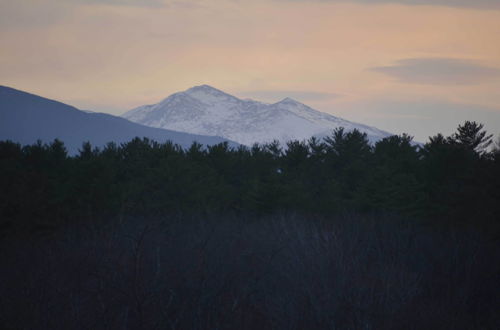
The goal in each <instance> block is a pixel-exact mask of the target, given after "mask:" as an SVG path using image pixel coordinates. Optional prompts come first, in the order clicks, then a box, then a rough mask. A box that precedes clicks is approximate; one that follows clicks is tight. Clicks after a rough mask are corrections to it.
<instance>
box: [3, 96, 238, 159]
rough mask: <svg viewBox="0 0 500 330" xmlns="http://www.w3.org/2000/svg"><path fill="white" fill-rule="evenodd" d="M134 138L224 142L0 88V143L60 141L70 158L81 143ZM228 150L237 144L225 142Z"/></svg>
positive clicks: (186, 143) (102, 143)
mask: <svg viewBox="0 0 500 330" xmlns="http://www.w3.org/2000/svg"><path fill="white" fill-rule="evenodd" d="M134 137H140V138H142V137H147V138H149V139H151V140H155V141H158V142H161V143H163V142H165V141H172V142H174V143H176V144H179V145H180V146H182V147H184V148H189V146H190V145H191V144H192V143H193V142H195V141H196V142H198V143H201V144H204V145H213V144H218V143H222V142H226V141H227V140H226V139H223V138H220V137H216V136H203V135H194V134H187V133H182V132H177V131H171V130H165V129H160V128H152V127H147V126H144V125H140V124H137V123H132V122H130V121H128V120H125V119H124V118H120V117H116V116H112V115H109V114H105V113H95V112H91V111H81V110H78V109H77V108H75V107H72V106H70V105H67V104H64V103H61V102H57V101H54V100H49V99H46V98H43V97H40V96H37V95H33V94H30V93H26V92H23V91H20V90H16V89H13V88H9V87H5V86H0V140H12V141H14V142H18V143H21V144H23V145H24V144H32V143H35V142H36V141H37V140H41V141H42V142H45V143H50V142H52V141H53V140H54V139H56V138H57V139H59V140H62V141H63V142H64V144H65V146H66V148H67V149H68V151H69V153H70V154H77V153H78V150H79V149H80V148H81V146H82V143H83V142H86V141H88V142H90V143H91V144H92V145H93V146H95V147H103V146H105V145H106V143H108V142H115V143H118V144H119V143H123V142H128V141H130V140H132V139H133V138H134ZM227 142H228V143H229V145H230V146H237V145H238V144H237V143H234V142H232V141H227Z"/></svg>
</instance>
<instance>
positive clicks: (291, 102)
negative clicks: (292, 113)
mask: <svg viewBox="0 0 500 330" xmlns="http://www.w3.org/2000/svg"><path fill="white" fill-rule="evenodd" d="M276 104H286V105H303V104H302V103H300V102H299V101H297V100H294V99H292V98H291V97H285V98H284V99H283V100H281V101H279V102H277V103H276Z"/></svg>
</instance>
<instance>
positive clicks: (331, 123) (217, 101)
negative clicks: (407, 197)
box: [122, 85, 391, 145]
mask: <svg viewBox="0 0 500 330" xmlns="http://www.w3.org/2000/svg"><path fill="white" fill-rule="evenodd" d="M122 117H124V118H126V119H128V120H130V121H133V122H136V123H139V124H142V125H146V126H151V127H157V128H165V129H171V130H176V131H181V132H186V133H194V134H203V135H212V136H221V137H224V138H227V139H230V140H233V141H236V142H239V143H241V144H245V145H252V144H253V143H256V142H258V143H265V142H271V141H273V140H279V141H280V142H286V141H288V140H295V139H297V140H303V139H309V138H310V137H312V136H318V137H324V136H326V135H329V134H330V133H331V132H332V130H333V129H335V128H337V127H344V128H345V129H346V130H348V131H349V130H353V129H355V128H356V129H358V130H360V131H362V132H365V133H367V135H368V138H369V139H370V141H372V142H374V141H376V140H379V139H381V138H384V137H386V136H389V135H391V134H390V133H387V132H384V131H381V130H379V129H377V128H374V127H370V126H366V125H363V124H358V123H354V122H350V121H347V120H344V119H341V118H338V117H335V116H332V115H329V114H326V113H323V112H320V111H317V110H314V109H312V108H310V107H308V106H306V105H304V104H302V103H300V102H297V101H295V100H292V99H290V98H285V99H284V100H282V101H280V102H277V103H274V104H267V103H262V102H258V101H254V100H248V99H246V100H241V99H239V98H237V97H234V96H232V95H229V94H227V93H224V92H222V91H220V90H218V89H215V88H213V87H210V86H207V85H202V86H196V87H193V88H190V89H188V90H187V91H184V92H179V93H175V94H172V95H171V96H169V97H167V98H166V99H164V100H163V101H161V102H160V103H158V104H153V105H144V106H140V107H138V108H135V109H133V110H131V111H129V112H126V113H125V114H123V115H122Z"/></svg>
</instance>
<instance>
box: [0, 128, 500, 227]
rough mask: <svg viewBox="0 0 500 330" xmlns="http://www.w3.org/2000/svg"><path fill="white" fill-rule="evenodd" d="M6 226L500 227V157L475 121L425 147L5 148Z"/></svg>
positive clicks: (0, 157) (1, 187)
mask: <svg viewBox="0 0 500 330" xmlns="http://www.w3.org/2000/svg"><path fill="white" fill-rule="evenodd" d="M0 173H1V175H0V212H1V213H0V218H1V219H3V220H2V222H1V224H0V226H2V227H4V228H9V227H11V228H31V229H32V228H36V227H43V226H49V227H50V226H59V225H62V224H64V223H67V222H75V221H86V220H89V219H90V220H94V219H101V218H106V217H114V218H117V217H118V218H119V217H124V216H129V215H141V216H157V215H164V214H177V213H182V214H191V213H193V214H200V213H203V214H206V213H211V214H220V213H231V214H252V215H265V214H273V213H276V212H297V213H302V214H313V215H314V214H317V215H333V214H345V213H349V212H355V213H390V214H398V215H405V216H409V217H414V218H420V219H429V220H434V221H441V222H443V223H445V222H446V223H454V224H455V223H461V224H482V223H488V224H494V225H495V227H498V220H497V219H500V203H499V201H500V152H499V151H498V148H494V147H492V136H491V135H488V134H487V133H486V131H485V130H484V129H483V125H482V124H478V123H476V122H470V121H467V122H465V123H464V124H462V125H460V126H459V127H458V129H457V131H456V132H455V133H454V134H452V135H451V136H448V137H445V136H443V135H442V134H438V135H435V136H433V137H430V139H429V141H428V142H427V143H425V144H424V145H419V144H416V143H413V141H412V137H411V136H409V135H407V134H402V135H394V136H390V137H387V138H384V139H382V140H380V141H378V142H376V143H375V144H374V145H372V144H370V143H369V141H368V139H367V136H366V134H364V133H361V132H360V131H358V130H353V131H346V130H345V129H343V128H338V129H336V130H334V131H333V132H332V134H331V135H330V136H328V137H326V138H325V139H323V140H320V139H316V138H311V139H310V140H308V141H291V142H288V143H287V145H286V147H282V146H281V145H280V144H279V143H278V142H273V143H269V144H263V145H259V144H256V145H254V146H252V147H244V146H241V147H238V148H230V147H229V146H228V144H227V143H222V144H218V145H213V146H206V147H204V146H202V145H200V144H198V143H193V144H192V145H191V147H190V148H188V149H183V148H182V147H180V146H178V145H176V144H174V143H172V142H168V141H167V142H165V143H158V142H155V141H152V140H148V139H146V138H142V139H141V138H135V139H133V140H131V141H130V142H128V143H123V144H121V145H117V144H114V143H109V144H107V145H106V146H105V147H103V148H97V147H93V146H92V145H90V143H84V144H83V145H82V147H81V149H80V151H79V153H78V154H77V155H72V156H70V155H68V153H67V150H66V149H65V147H64V143H63V142H62V141H59V140H54V141H53V142H52V143H49V144H44V143H42V142H37V143H35V144H32V145H26V146H21V145H20V144H17V143H14V142H11V141H0Z"/></svg>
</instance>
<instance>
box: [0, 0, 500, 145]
mask: <svg viewBox="0 0 500 330" xmlns="http://www.w3.org/2000/svg"><path fill="white" fill-rule="evenodd" d="M0 45H1V47H0V85H4V86H9V87H13V88H17V89H21V90H24V91H28V92H31V93H34V94H38V95H41V96H44V97H48V98H53V99H56V100H59V101H62V102H65V103H68V104H71V105H74V106H76V107H78V108H80V109H86V110H93V111H100V112H107V113H111V114H115V115H119V114H121V113H123V112H126V111H127V110H130V109H132V108H134V107H137V106H139V105H143V104H152V103H157V102H159V101H160V100H162V99H164V98H165V97H167V96H168V95H170V94H172V93H175V92H178V91H182V90H185V89H188V88H190V87H192V86H196V85H201V84H208V85H211V86H213V87H216V88H218V89H221V90H223V91H225V92H228V93H230V94H232V95H235V96H237V97H241V98H253V99H257V100H260V101H265V102H277V101H279V100H281V99H283V98H284V97H287V96H288V97H291V98H294V99H296V100H298V101H301V102H303V103H305V104H307V105H309V106H311V107H313V108H315V109H317V110H320V111H323V112H327V113H330V114H333V115H336V116H339V117H342V118H345V119H348V120H352V121H357V122H361V123H364V124H368V125H372V126H376V127H378V128H380V129H384V130H387V131H390V132H393V133H396V134H400V133H403V132H406V133H409V134H410V135H412V136H414V137H415V140H417V141H421V142H425V141H427V139H428V137H429V136H432V135H435V134H436V133H439V132H441V133H443V134H445V135H449V134H451V133H453V132H454V131H455V129H456V127H457V126H458V124H460V123H463V121H465V120H475V121H478V122H481V123H484V124H485V127H486V128H487V129H488V131H489V132H490V133H493V134H495V136H498V135H499V134H500V0H474V1H472V0H432V1H431V0H342V1H341V0H142V1H135V0H0Z"/></svg>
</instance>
